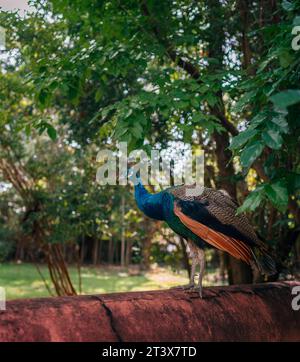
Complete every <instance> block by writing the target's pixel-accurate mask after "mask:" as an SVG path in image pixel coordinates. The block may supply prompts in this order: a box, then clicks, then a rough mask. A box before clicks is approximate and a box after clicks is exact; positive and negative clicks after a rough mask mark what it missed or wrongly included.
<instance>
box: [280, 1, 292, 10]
mask: <svg viewBox="0 0 300 362" xmlns="http://www.w3.org/2000/svg"><path fill="white" fill-rule="evenodd" d="M281 6H282V7H283V9H284V10H286V11H293V10H294V8H295V4H293V3H291V2H290V1H288V0H283V1H282V3H281Z"/></svg>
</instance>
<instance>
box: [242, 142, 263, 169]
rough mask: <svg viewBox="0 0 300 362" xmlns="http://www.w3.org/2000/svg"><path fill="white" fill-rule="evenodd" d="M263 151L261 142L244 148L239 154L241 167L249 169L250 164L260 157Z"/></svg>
mask: <svg viewBox="0 0 300 362" xmlns="http://www.w3.org/2000/svg"><path fill="white" fill-rule="evenodd" d="M263 149H264V144H263V143H262V142H261V141H255V142H254V143H252V144H250V145H249V146H246V148H245V149H244V150H243V151H242V153H241V157H240V158H241V164H242V166H243V167H247V168H248V167H250V166H251V165H252V163H253V162H254V161H255V160H256V159H257V158H258V157H259V156H260V155H261V153H262V151H263Z"/></svg>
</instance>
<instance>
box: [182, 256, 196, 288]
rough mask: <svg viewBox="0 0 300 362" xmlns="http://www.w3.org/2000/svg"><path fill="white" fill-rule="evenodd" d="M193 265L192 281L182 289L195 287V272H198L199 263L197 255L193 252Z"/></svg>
mask: <svg viewBox="0 0 300 362" xmlns="http://www.w3.org/2000/svg"><path fill="white" fill-rule="evenodd" d="M191 257H192V266H191V275H190V282H189V284H188V285H184V286H183V287H182V289H184V290H186V289H193V288H194V287H195V274H196V266H197V264H198V259H197V257H196V255H194V254H192V255H191Z"/></svg>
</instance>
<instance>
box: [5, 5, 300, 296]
mask: <svg viewBox="0 0 300 362" xmlns="http://www.w3.org/2000/svg"><path fill="white" fill-rule="evenodd" d="M31 4H32V11H31V12H30V13H28V14H27V15H25V16H20V15H19V14H18V13H17V12H14V13H11V12H4V11H3V12H1V13H0V22H1V24H3V25H5V28H6V29H7V45H6V50H5V51H3V52H2V54H1V58H0V62H1V65H0V67H1V68H0V69H1V72H0V77H1V83H0V99H1V103H0V114H1V118H0V119H1V120H0V122H1V123H0V127H1V135H0V140H1V145H0V153H1V159H0V171H1V204H0V207H1V211H3V212H2V214H1V219H0V228H1V231H0V235H1V240H0V258H2V259H3V260H10V259H17V260H19V259H20V260H23V261H31V262H34V263H36V264H37V266H38V263H39V262H42V261H43V262H46V263H47V264H48V267H49V271H50V275H51V281H52V282H53V284H54V286H55V291H56V293H57V294H60V295H62V294H74V293H75V288H74V286H73V285H72V282H71V279H70V277H69V273H68V269H67V263H77V264H78V266H79V267H80V265H81V264H82V263H93V264H95V265H97V264H99V263H102V264H103V263H108V264H111V263H116V264H122V266H126V265H129V264H131V263H136V264H138V265H142V266H143V268H146V269H147V268H149V266H150V264H151V263H153V262H158V263H160V264H163V265H165V264H171V265H172V266H173V268H175V269H180V268H183V267H185V268H186V269H187V270H188V269H189V266H188V262H187V255H186V252H185V247H184V243H183V241H182V240H178V239H177V238H176V237H174V235H168V232H167V230H165V228H164V226H163V225H162V226H161V225H158V224H157V223H155V222H153V221H151V222H149V220H147V219H145V217H144V216H142V215H141V214H140V213H139V212H138V210H137V208H136V206H135V204H134V200H133V197H132V195H131V190H130V188H129V187H121V186H120V187H118V186H115V187H111V186H107V187H102V186H99V185H97V184H96V183H95V175H96V169H97V164H96V162H95V157H96V154H97V151H98V150H99V149H101V148H109V149H114V148H115V146H116V143H117V142H118V141H125V142H128V144H129V151H130V150H132V149H135V148H144V149H145V150H146V151H147V152H148V151H149V148H150V147H152V148H157V149H162V148H168V147H169V148H172V147H175V146H174V145H177V147H181V146H182V145H183V144H184V143H189V144H192V146H193V147H201V148H202V149H203V150H204V151H205V158H206V165H205V183H206V186H208V187H217V188H222V189H225V190H227V192H228V193H229V194H230V195H231V196H232V197H233V198H235V199H237V200H238V202H239V203H240V204H242V206H241V209H240V211H243V212H248V213H249V217H250V218H251V220H252V222H253V225H254V227H255V228H256V230H257V232H259V234H261V235H262V237H264V238H265V239H266V240H267V241H268V242H269V243H270V244H271V245H272V246H273V247H274V249H275V250H276V252H277V254H278V255H279V256H280V258H281V259H282V261H283V262H284V263H286V264H287V265H288V266H289V268H290V269H291V272H292V273H293V274H294V275H296V274H297V272H298V270H299V242H300V241H299V231H300V229H299V225H300V208H299V189H300V166H299V157H300V155H299V141H300V140H299V136H300V132H299V127H300V124H299V116H298V115H299V107H300V89H299V74H300V73H299V67H300V57H299V54H300V53H299V51H298V52H297V51H295V50H293V49H292V46H291V43H292V40H293V35H292V29H293V27H294V26H297V25H300V20H299V19H300V18H299V16H298V14H299V10H300V2H299V1H293V2H292V1H287V0H284V1H276V0H263V1H259V2H254V1H249V0H235V1H233V0H232V1H231V0H230V1H219V0H201V1H197V2H196V1H191V0H178V1H169V0H166V1H158V0H141V1H132V0H128V1H127V0H126V1H118V0H111V1H103V0H89V1H79V0H74V1H72V2H71V1H66V0H52V1H50V0H48V1H32V2H31ZM122 205H124V207H123V206H122ZM122 220H123V222H122ZM170 246H171V247H170ZM210 260H211V262H212V265H219V266H220V265H221V266H222V267H221V269H222V270H221V272H220V273H221V275H222V276H223V277H224V275H225V269H226V274H227V276H228V282H229V283H231V284H232V283H245V282H246V283H247V282H251V281H252V275H251V271H250V270H249V268H248V267H247V266H246V265H244V264H242V263H240V262H238V261H236V260H234V259H232V258H229V257H228V256H226V255H223V254H222V253H217V252H215V251H212V254H211V255H210ZM79 289H80V288H79ZM79 292H80V290H79Z"/></svg>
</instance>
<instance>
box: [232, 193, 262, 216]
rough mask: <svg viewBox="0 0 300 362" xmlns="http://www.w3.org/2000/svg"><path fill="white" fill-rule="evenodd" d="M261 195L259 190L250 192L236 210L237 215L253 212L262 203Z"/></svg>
mask: <svg viewBox="0 0 300 362" xmlns="http://www.w3.org/2000/svg"><path fill="white" fill-rule="evenodd" d="M263 199H264V197H263V193H262V192H259V190H255V191H253V192H251V193H250V194H249V195H248V196H247V198H246V199H245V201H244V203H243V205H242V206H240V207H239V208H238V209H237V214H241V213H242V212H245V211H254V210H255V209H256V208H257V207H258V206H259V205H260V204H261V202H262V201H263Z"/></svg>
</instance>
